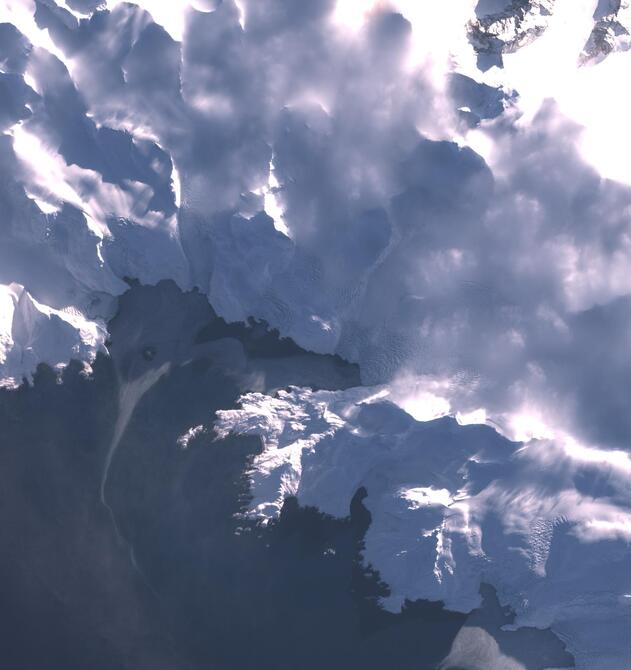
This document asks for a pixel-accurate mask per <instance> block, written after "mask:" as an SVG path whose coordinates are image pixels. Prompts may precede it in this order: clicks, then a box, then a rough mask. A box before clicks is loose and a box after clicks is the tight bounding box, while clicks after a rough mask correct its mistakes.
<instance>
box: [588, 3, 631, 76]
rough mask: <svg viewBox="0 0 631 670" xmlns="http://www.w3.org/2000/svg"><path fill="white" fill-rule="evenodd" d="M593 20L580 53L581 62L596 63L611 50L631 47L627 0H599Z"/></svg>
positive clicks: (630, 27)
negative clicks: (589, 33) (591, 28)
mask: <svg viewBox="0 0 631 670" xmlns="http://www.w3.org/2000/svg"><path fill="white" fill-rule="evenodd" d="M594 22H595V23H594V29H593V31H592V33H591V35H590V36H589V39H588V41H587V44H586V45H585V48H584V49H583V53H582V54H581V63H583V64H586V63H598V62H600V61H601V60H604V59H605V58H606V57H607V56H608V55H609V54H610V53H612V52H615V51H627V49H630V48H631V35H630V31H631V3H630V2H629V0H600V2H599V3H598V7H597V8H596V12H595V14H594Z"/></svg>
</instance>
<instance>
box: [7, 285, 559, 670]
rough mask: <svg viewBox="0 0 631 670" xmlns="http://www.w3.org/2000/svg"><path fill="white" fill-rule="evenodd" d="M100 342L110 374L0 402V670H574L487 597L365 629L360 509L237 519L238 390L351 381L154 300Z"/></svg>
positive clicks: (132, 305)
mask: <svg viewBox="0 0 631 670" xmlns="http://www.w3.org/2000/svg"><path fill="white" fill-rule="evenodd" d="M110 332H111V342H110V347H109V348H110V353H111V357H105V356H99V358H98V359H97V361H96V362H95V364H94V366H93V368H94V369H93V373H92V374H91V375H90V376H89V377H88V376H86V375H85V374H84V373H83V371H82V370H81V368H80V367H79V366H78V365H74V364H73V365H71V366H70V367H69V368H68V369H67V370H66V371H65V372H64V374H63V377H62V379H61V380H58V379H57V378H56V375H55V374H54V373H53V372H52V371H51V370H50V369H48V368H46V367H44V366H42V367H40V369H39V371H38V374H37V375H36V378H35V380H34V383H33V384H32V385H24V386H22V387H21V388H19V389H17V390H14V391H7V390H5V391H2V392H0V436H1V438H0V439H1V444H0V459H1V461H0V522H1V523H2V527H3V541H2V543H3V544H2V547H3V551H2V552H1V553H0V598H1V601H0V602H2V608H1V609H0V617H1V621H0V624H1V626H0V658H1V659H2V667H6V668H11V669H12V670H13V669H15V670H30V669H31V668H32V669H33V670H35V669H37V670H46V669H50V670H86V669H88V668H89V669H90V670H101V669H103V670H110V669H111V670H114V669H116V670H120V669H123V670H126V669H127V668H129V669H130V670H132V669H133V670H144V669H145V668H147V669H151V670H162V669H167V668H168V669H173V670H176V669H177V670H189V669H190V670H197V669H200V670H201V669H202V668H203V669H204V670H207V669H209V668H226V669H230V670H235V669H236V670H240V669H244V670H249V669H250V668H257V669H264V670H267V669H269V670H272V669H274V670H283V669H285V668H286V669H287V670H289V669H291V670H302V669H305V670H309V669H311V668H313V669H314V670H315V669H316V668H318V670H321V668H331V669H337V668H340V669H342V668H343V669H345V670H347V669H349V668H361V669H362V670H364V669H372V668H375V669H376V668H401V669H407V668H410V669H412V668H414V669H416V670H423V669H425V668H427V669H428V670H429V669H431V668H436V667H437V666H438V665H439V664H440V667H441V668H444V669H445V670H447V669H448V668H452V669H454V668H467V669H469V670H478V668H480V670H481V669H482V668H485V670H486V669H487V668H488V670H508V669H510V670H513V669H515V670H522V668H525V669H526V670H542V669H543V668H545V667H563V666H567V665H570V664H571V658H570V657H569V655H568V654H566V652H565V651H564V649H563V645H562V644H561V642H560V641H559V640H558V639H557V638H555V637H554V636H553V635H552V633H550V632H549V631H534V630H533V631H526V632H524V631H518V632H505V631H501V630H500V627H501V626H502V625H503V624H505V623H510V616H509V614H508V613H506V612H503V611H502V609H501V608H500V607H499V604H498V603H497V601H496V600H494V598H493V596H492V592H488V593H485V606H484V607H483V609H482V610H480V611H479V612H474V613H472V614H471V615H469V616H468V617H467V616H464V615H461V614H455V613H451V612H447V611H445V610H444V608H443V607H442V606H441V604H440V603H427V602H414V603H407V604H406V607H405V608H404V611H403V612H402V613H401V614H399V615H394V614H390V613H387V612H384V611H383V610H381V609H380V608H379V606H378V598H379V596H380V595H382V594H384V593H386V591H387V587H386V586H385V585H383V584H382V583H381V582H380V580H379V576H378V575H377V574H375V573H372V572H370V571H366V570H365V569H364V568H363V567H362V566H361V563H360V551H361V546H362V538H363V535H364V533H365V530H366V528H367V527H368V524H369V523H370V515H369V513H368V512H367V510H366V509H365V508H364V507H363V505H362V497H363V495H364V494H365V492H364V491H362V490H361V489H360V490H359V491H358V492H357V494H356V495H355V498H354V499H353V502H352V504H351V506H350V509H349V517H348V518H347V519H346V520H334V519H331V518H328V517H325V516H323V515H321V514H319V513H318V512H317V511H316V510H313V509H302V508H300V507H298V505H297V504H296V503H295V501H293V500H289V501H287V503H286V504H285V507H284V509H283V513H282V517H281V519H280V521H279V522H278V523H275V524H271V525H270V526H267V527H261V526H260V525H258V524H256V523H254V522H249V521H248V522H246V521H244V520H243V518H242V517H240V516H239V513H240V512H241V511H243V510H244V508H245V506H246V504H247V499H248V488H247V481H246V479H245V476H244V471H245V469H246V467H247V464H248V462H249V459H250V458H251V457H252V456H253V454H255V453H256V452H257V451H258V449H259V444H258V442H257V441H256V440H255V439H251V438H243V437H239V438H236V437H231V438H228V439H227V440H225V441H222V442H217V441H213V436H212V433H211V431H210V428H211V426H212V423H213V420H214V412H215V411H216V410H217V409H220V408H221V409H226V408H230V407H234V405H235V401H236V399H237V397H238V396H239V394H241V393H243V392H245V391H248V390H259V391H265V392H273V391H274V390H275V389H278V388H281V387H285V386H288V385H291V384H297V385H310V386H313V387H317V388H332V389H335V388H347V387H350V386H354V385H356V384H358V383H359V371H358V369H357V367H356V366H352V365H349V364H347V363H345V362H344V361H342V360H340V359H339V358H336V357H333V356H318V355H315V354H311V353H307V352H305V351H302V350H301V349H299V348H298V347H297V346H296V345H295V344H293V343H292V342H291V341H288V340H281V339H279V338H278V337H277V335H276V334H274V333H270V332H269V331H267V330H266V328H265V327H264V326H263V325H262V324H249V325H247V326H244V325H227V324H225V323H224V322H223V321H222V320H221V319H218V318H217V317H216V315H215V314H214V313H213V311H212V309H211V308H210V307H209V305H208V303H207V302H206V300H205V298H204V297H203V296H200V295H198V294H196V293H189V294H183V293H181V292H180V291H179V290H178V289H177V288H176V287H175V285H173V284H172V283H169V282H164V283H161V284H160V285H158V286H157V287H153V288H147V287H141V286H138V285H134V286H133V287H132V288H131V290H130V291H129V292H128V293H127V294H126V295H125V296H123V297H122V299H121V301H120V310H119V313H118V315H117V316H116V317H115V319H114V320H113V321H112V322H111V324H110ZM192 426H201V427H202V428H201V429H200V430H199V431H197V432H196V434H195V436H194V437H192V438H191V439H190V441H189V442H188V446H187V448H185V449H184V448H182V446H181V445H182V444H183V443H182V440H181V439H179V438H181V436H182V435H183V434H185V433H186V431H187V430H188V429H189V428H191V427H192ZM476 650H477V651H476ZM476 654H477V655H476ZM446 658H447V659H448V660H447V661H444V659H446ZM476 659H477V660H476ZM480 659H481V660H480ZM441 661H443V663H442V664H441ZM476 663H477V665H476ZM480 663H482V664H484V663H486V665H480Z"/></svg>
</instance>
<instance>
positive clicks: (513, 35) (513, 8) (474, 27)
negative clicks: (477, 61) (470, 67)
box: [468, 0, 555, 64]
mask: <svg viewBox="0 0 631 670" xmlns="http://www.w3.org/2000/svg"><path fill="white" fill-rule="evenodd" d="M554 2H555V0H512V2H510V3H508V4H507V6H506V7H505V8H503V9H502V10H501V11H499V12H496V13H492V14H488V15H486V16H481V17H479V18H477V19H476V20H474V21H471V22H470V23H469V26H468V34H469V41H470V42H471V44H472V45H473V47H474V49H475V50H476V51H477V52H478V53H479V54H489V55H490V54H492V55H495V56H497V58H498V61H497V62H498V63H499V64H501V62H502V59H501V56H502V54H505V53H512V52H514V51H517V50H518V49H520V48H521V47H523V46H526V45H527V44H530V43H531V42H533V41H534V40H536V39H537V37H539V36H540V35H542V34H543V33H544V31H545V30H546V28H547V26H548V17H549V16H550V14H551V13H552V12H553V11H554Z"/></svg>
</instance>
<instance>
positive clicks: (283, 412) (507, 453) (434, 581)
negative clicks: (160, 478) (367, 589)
mask: <svg viewBox="0 0 631 670" xmlns="http://www.w3.org/2000/svg"><path fill="white" fill-rule="evenodd" d="M384 396H387V389H384V388H372V389H371V388H359V389H350V390H348V391H339V392H331V391H315V392H314V391H311V390H309V389H302V388H292V389H291V390H289V391H280V392H279V393H278V395H277V396H276V397H270V396H265V395H262V394H258V393H251V394H248V395H246V396H244V397H243V398H242V399H241V409H238V410H228V411H220V412H218V413H217V422H216V426H215V430H216V433H217V436H218V437H219V438H223V437H225V436H226V435H227V434H229V433H231V432H232V433H238V434H245V435H258V436H260V437H261V440H262V444H263V451H262V453H261V454H260V455H258V456H256V457H255V458H254V461H253V463H252V467H251V471H250V482H251V494H252V501H251V504H250V511H249V514H251V515H252V516H254V517H257V518H261V519H264V520H271V519H274V518H276V517H277V516H278V514H279V512H280V509H281V507H282V504H283V500H284V499H285V498H286V497H287V496H295V497H296V498H297V499H298V502H299V503H300V504H302V505H306V506H314V507H317V508H318V509H319V510H321V511H322V512H323V513H326V514H330V515H333V516H336V517H345V516H347V515H348V514H349V505H350V501H351V499H352V497H353V495H354V494H355V492H356V491H357V489H358V488H360V487H364V488H365V489H366V491H367V493H368V495H367V497H366V498H365V499H364V504H365V506H366V507H367V509H368V510H369V511H370V513H371V516H372V523H371V525H370V527H369V529H368V531H367V534H366V537H365V551H364V561H365V563H366V564H367V565H372V566H373V567H374V568H376V569H377V570H379V572H380V575H381V577H382V578H383V579H384V581H385V582H386V583H387V584H388V585H389V587H390V596H389V597H387V598H386V599H385V600H384V601H383V605H384V606H385V607H387V608H388V609H391V610H393V611H398V610H399V609H400V607H401V606H402V604H403V602H404V599H406V598H408V599H417V598H424V599H431V600H442V601H444V602H445V604H446V606H447V607H449V608H451V609H455V610H459V611H465V612H466V611H469V610H471V609H473V608H474V607H476V606H477V605H478V604H479V586H480V582H481V581H485V582H488V583H490V584H492V585H493V586H494V587H495V588H496V589H497V590H498V594H499V597H500V600H501V601H502V602H503V603H504V604H509V605H510V606H511V607H512V608H513V609H514V610H515V612H516V614H517V619H516V622H515V625H516V626H522V625H527V626H535V627H541V628H545V627H552V629H553V630H554V631H555V632H556V633H557V634H559V635H560V636H561V637H562V639H563V640H564V641H565V642H566V643H567V645H568V648H569V650H570V651H571V652H572V653H573V654H574V655H575V657H576V660H577V667H579V668H584V669H585V670H587V669H589V670H596V669H598V670H601V669H602V670H604V669H605V668H624V667H627V666H628V665H629V663H630V662H631V649H630V648H629V644H628V639H627V636H626V635H625V634H624V631H625V630H628V626H629V625H630V624H631V605H629V602H628V601H629V599H630V598H631V574H630V573H629V570H628V560H629V542H630V541H631V493H630V491H629V486H628V477H629V473H631V459H630V458H629V456H628V454H626V453H622V452H618V453H612V452H607V451H601V450H598V449H585V448H581V447H579V446H578V445H576V444H572V443H571V442H558V441H557V442H555V441H549V440H532V441H530V442H528V443H519V442H511V441H509V440H507V439H506V438H504V437H502V436H500V435H499V434H498V433H497V432H496V431H495V430H494V429H493V428H491V427H488V426H484V425H467V426H463V425H459V424H458V423H457V422H456V420H455V419H453V418H450V417H444V418H440V419H437V420H434V421H428V422H419V421H415V420H414V419H413V418H412V417H411V416H410V415H409V414H407V413H406V412H404V411H403V410H401V409H399V408H398V407H397V406H396V405H394V404H392V403H390V402H389V401H388V400H387V397H384Z"/></svg>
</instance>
